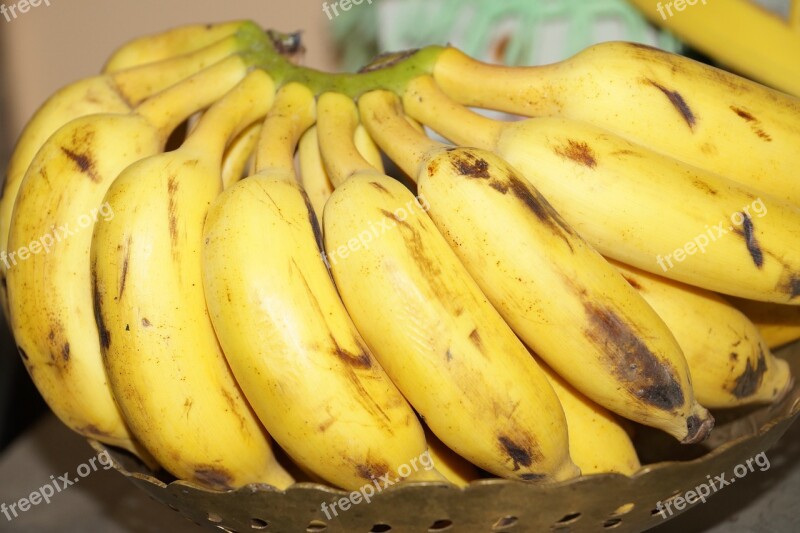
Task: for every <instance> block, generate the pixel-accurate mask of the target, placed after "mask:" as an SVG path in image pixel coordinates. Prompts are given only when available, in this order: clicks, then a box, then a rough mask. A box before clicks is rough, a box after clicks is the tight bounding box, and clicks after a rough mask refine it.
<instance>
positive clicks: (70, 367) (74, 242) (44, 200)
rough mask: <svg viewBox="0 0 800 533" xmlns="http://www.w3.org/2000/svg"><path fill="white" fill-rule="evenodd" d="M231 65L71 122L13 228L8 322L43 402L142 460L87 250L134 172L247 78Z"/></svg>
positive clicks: (47, 154)
mask: <svg viewBox="0 0 800 533" xmlns="http://www.w3.org/2000/svg"><path fill="white" fill-rule="evenodd" d="M249 63H250V60H246V59H245V58H243V57H241V56H238V55H237V56H232V57H230V58H228V59H225V60H223V61H221V62H219V63H217V64H215V65H214V66H212V67H209V68H208V69H206V70H204V71H202V72H201V73H199V74H197V75H195V76H193V77H192V78H189V79H188V80H185V81H183V82H181V83H180V84H178V85H175V86H173V87H171V88H169V89H167V90H166V91H164V92H162V93H160V94H159V95H157V96H155V97H153V98H151V99H149V100H146V101H145V102H143V103H142V104H141V105H139V106H138V107H137V108H136V109H135V111H133V112H132V113H130V114H127V115H123V114H100V115H92V116H89V117H83V118H79V119H76V120H73V121H72V122H70V123H69V124H67V125H65V126H64V127H62V128H61V129H59V130H58V131H57V132H56V133H55V134H54V135H53V136H52V137H50V139H48V141H47V142H46V143H45V144H44V146H43V147H42V149H41V150H40V151H39V153H38V154H37V156H36V158H35V159H34V161H33V163H32V164H31V166H30V168H29V169H28V172H27V174H26V177H25V180H24V181H23V183H22V186H21V187H20V190H19V195H18V199H17V202H16V205H15V207H14V212H13V215H12V219H11V229H10V235H9V249H10V250H12V251H11V252H9V254H8V256H5V257H4V260H6V261H8V264H7V265H6V266H7V267H8V294H9V303H10V319H11V320H10V323H11V328H12V331H13V333H14V337H15V339H16V342H17V345H18V347H19V351H20V354H21V356H22V359H23V362H24V363H25V366H26V368H27V369H28V372H29V373H30V375H31V377H32V379H33V381H34V383H35V384H36V386H37V388H38V389H39V391H40V392H41V394H42V396H43V397H44V399H45V401H46V402H47V403H48V405H49V406H50V408H51V409H52V410H53V411H54V412H55V414H56V415H57V416H58V417H59V418H60V419H61V420H62V421H63V422H64V423H65V424H66V425H67V426H69V427H70V428H72V429H73V430H74V431H76V432H78V433H80V434H82V435H84V436H86V437H90V438H94V439H97V440H99V441H102V442H105V443H107V444H113V445H116V446H121V447H124V448H128V449H130V450H131V451H134V452H136V451H138V450H139V446H138V445H137V444H135V443H134V442H133V440H132V437H131V435H130V433H129V431H128V429H127V428H126V426H125V424H124V422H123V419H122V416H121V414H120V412H119V409H118V407H117V405H116V403H115V401H114V399H113V397H112V394H111V390H110V388H109V386H108V383H107V378H106V373H105V370H104V368H103V363H102V358H101V353H100V344H101V341H102V342H103V343H108V342H109V339H108V337H107V335H106V332H105V331H102V330H100V331H98V328H97V325H96V324H95V320H94V316H93V315H92V312H91V309H92V306H93V300H92V280H91V275H90V268H89V251H90V246H91V239H92V228H93V226H94V225H95V222H97V221H98V219H99V220H100V221H103V222H104V221H105V220H106V219H113V217H114V213H113V210H111V208H110V206H109V205H108V204H105V203H104V202H103V197H104V195H105V193H106V191H107V189H108V187H109V186H110V184H111V182H112V181H113V180H114V179H115V178H116V177H117V175H118V174H119V173H120V172H121V171H122V170H123V169H125V167H127V166H128V165H130V164H131V163H133V162H135V161H137V160H139V159H141V158H144V157H147V156H149V155H152V154H156V153H158V152H160V151H161V150H163V147H164V144H165V143H166V140H167V137H168V136H169V133H170V132H171V131H172V130H173V129H174V128H175V127H177V126H178V124H180V123H181V122H183V121H184V120H185V119H186V118H187V117H188V116H190V115H192V114H193V113H194V112H196V111H198V110H199V109H201V108H203V107H205V106H207V105H209V104H211V103H212V102H214V101H215V100H217V99H218V98H219V97H220V96H221V95H223V94H224V93H225V92H226V91H227V90H228V89H229V88H230V87H232V86H234V85H235V84H236V83H237V82H238V81H239V80H240V79H242V78H243V77H244V76H245V74H246V72H247V70H248V68H249V67H248V65H249Z"/></svg>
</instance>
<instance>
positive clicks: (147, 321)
mask: <svg viewBox="0 0 800 533" xmlns="http://www.w3.org/2000/svg"><path fill="white" fill-rule="evenodd" d="M152 325H153V323H152V322H150V320H149V319H148V318H147V317H144V318H143V319H142V326H144V327H146V328H149V327H151V326H152Z"/></svg>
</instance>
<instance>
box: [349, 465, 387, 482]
mask: <svg viewBox="0 0 800 533" xmlns="http://www.w3.org/2000/svg"><path fill="white" fill-rule="evenodd" d="M356 473H357V474H358V477H360V478H362V479H366V480H367V481H373V480H377V479H380V478H381V477H383V476H385V475H386V474H388V473H390V470H389V465H387V464H386V463H372V464H369V463H368V464H360V465H356Z"/></svg>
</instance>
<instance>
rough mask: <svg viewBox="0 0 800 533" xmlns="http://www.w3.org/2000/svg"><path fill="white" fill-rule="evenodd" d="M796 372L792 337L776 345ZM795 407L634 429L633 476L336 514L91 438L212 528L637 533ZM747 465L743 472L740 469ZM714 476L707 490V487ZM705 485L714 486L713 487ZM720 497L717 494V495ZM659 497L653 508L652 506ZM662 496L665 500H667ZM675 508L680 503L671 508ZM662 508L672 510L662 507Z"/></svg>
mask: <svg viewBox="0 0 800 533" xmlns="http://www.w3.org/2000/svg"><path fill="white" fill-rule="evenodd" d="M776 355H778V356H780V357H783V358H785V359H787V360H788V361H789V362H790V364H791V366H792V370H793V372H794V375H800V342H798V343H795V344H793V345H791V346H788V347H785V348H783V349H781V350H779V351H778V352H777V353H776ZM798 412H800V385H799V384H797V383H795V385H794V387H793V388H792V389H791V390H790V391H789V392H788V394H787V395H786V396H785V397H784V398H783V399H782V400H781V401H780V402H778V403H776V404H773V405H770V406H763V407H760V408H757V409H752V408H751V409H748V410H737V411H727V412H725V411H718V412H715V413H714V414H715V417H716V418H717V422H718V424H717V427H716V428H715V429H714V431H712V435H711V437H710V438H709V439H708V440H707V441H706V442H704V443H702V444H700V445H694V446H680V445H677V444H675V443H674V442H673V440H672V439H670V438H666V437H665V435H664V434H661V433H660V432H657V431H650V430H648V429H647V428H643V427H639V428H638V429H639V431H638V435H637V437H636V439H635V442H636V444H637V449H638V450H639V452H640V455H641V458H642V461H643V463H647V464H645V466H643V467H642V469H641V470H640V471H639V472H637V473H636V474H635V475H634V476H633V477H626V476H622V475H618V474H603V475H589V476H584V477H580V478H578V479H574V480H570V481H566V482H561V483H553V484H546V485H533V484H526V483H522V482H519V481H511V480H504V479H483V480H479V481H474V482H473V483H472V484H471V485H470V486H469V487H467V488H465V489H460V488H457V487H454V486H452V485H449V484H443V483H406V484H402V485H394V486H392V487H388V488H387V489H386V490H383V491H381V492H378V493H377V494H375V496H374V497H373V498H372V500H371V502H370V503H366V502H361V503H360V504H359V505H354V506H352V507H351V508H350V509H349V510H347V511H346V512H338V516H333V515H332V513H330V512H329V514H330V519H329V518H328V517H327V516H326V515H325V513H323V510H322V507H321V506H322V504H323V503H327V504H328V505H330V504H331V502H333V501H336V500H338V499H340V498H342V497H345V496H347V495H348V493H347V492H345V491H342V490H338V489H334V488H331V487H328V486H325V485H321V484H317V483H297V484H295V485H293V486H292V487H290V488H289V489H288V490H286V491H280V490H277V489H275V488H273V487H271V486H268V485H248V486H246V487H243V488H241V489H238V490H235V491H229V492H216V491H211V490H208V489H205V488H202V487H199V486H197V485H194V484H192V483H188V482H184V481H175V480H169V479H165V478H163V477H159V476H160V474H156V473H154V472H152V471H151V470H149V469H148V468H147V467H146V466H145V465H144V464H142V463H141V462H140V461H138V460H137V459H136V458H134V457H132V456H131V455H129V454H127V453H125V452H123V451H120V450H117V449H115V448H108V447H106V446H105V445H103V444H100V443H98V442H95V441H90V443H91V445H92V446H93V447H94V448H95V449H96V450H97V451H98V453H99V452H102V451H108V453H109V454H110V455H111V456H112V457H113V458H114V468H115V469H116V470H117V471H119V472H120V473H121V474H123V475H124V476H125V477H127V478H128V479H129V480H130V481H131V482H133V483H134V484H135V485H137V486H138V487H139V488H141V489H142V490H144V491H145V492H147V493H148V494H149V495H150V496H151V497H153V498H154V499H156V500H158V501H159V502H161V503H163V504H165V505H168V506H169V507H171V508H172V509H175V510H177V511H180V512H181V513H182V514H183V515H185V516H186V517H187V518H189V519H190V520H192V521H193V522H195V523H197V524H200V525H202V526H205V527H207V528H211V529H214V530H217V531H220V530H221V531H232V532H240V533H241V532H245V531H267V532H270V531H271V532H297V531H300V532H302V531H307V532H323V531H324V532H326V533H333V532H347V533H352V532H363V533H367V532H376V533H377V532H387V531H399V532H407V531H422V532H445V531H454V532H455V531H458V532H459V533H460V532H472V531H475V532H480V533H485V532H487V531H502V532H506V531H508V532H517V531H519V532H522V531H561V532H567V531H569V532H576V533H577V532H581V531H603V530H605V529H609V530H611V529H613V530H614V531H615V533H618V532H622V531H643V530H645V529H648V528H651V527H655V526H657V525H659V524H661V523H663V522H664V521H665V520H666V519H670V518H674V517H675V516H678V515H679V514H681V513H682V512H684V511H685V510H687V509H689V508H691V507H693V506H694V505H700V502H699V501H695V503H694V504H693V505H692V504H684V503H681V500H680V499H678V498H683V497H684V496H686V493H687V492H688V491H692V490H694V491H695V493H696V492H697V490H696V489H697V487H699V486H701V485H705V486H706V487H708V488H707V489H702V492H706V491H708V492H711V496H713V495H714V493H715V492H717V491H718V490H721V489H720V488H719V487H716V485H721V481H718V479H719V476H720V475H724V479H725V480H726V481H735V479H736V478H737V477H744V475H746V473H744V472H743V468H744V469H746V468H747V464H746V462H747V460H748V459H751V461H750V466H751V467H752V466H753V461H752V459H753V458H754V457H756V456H757V455H758V454H760V453H761V452H766V451H767V450H768V449H769V448H770V447H772V445H773V444H775V443H776V442H777V441H778V439H779V438H780V437H781V436H782V435H783V434H784V433H785V432H786V430H787V429H788V428H789V426H790V425H791V424H792V422H794V420H795V418H796V417H797V414H798ZM750 471H751V470H748V473H749V472H750ZM712 482H715V483H714V485H713V486H712V485H711V483H712ZM712 487H716V490H714V489H713V488H712ZM722 492H723V493H724V490H723V491H722ZM659 502H661V506H660V509H663V511H660V510H659V508H658V507H657V505H658V504H659ZM666 502H669V506H667V504H666ZM679 507H680V508H679ZM667 509H669V510H670V511H671V513H668V512H667Z"/></svg>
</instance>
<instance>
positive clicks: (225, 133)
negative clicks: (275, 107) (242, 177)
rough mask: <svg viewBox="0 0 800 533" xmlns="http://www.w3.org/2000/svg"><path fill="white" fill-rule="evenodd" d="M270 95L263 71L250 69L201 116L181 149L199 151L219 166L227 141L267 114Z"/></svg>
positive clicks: (271, 90) (272, 89) (271, 87)
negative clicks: (242, 78)
mask: <svg viewBox="0 0 800 533" xmlns="http://www.w3.org/2000/svg"><path fill="white" fill-rule="evenodd" d="M274 94H275V84H274V83H273V82H272V79H271V78H270V77H269V76H268V75H267V74H266V73H265V72H264V71H261V70H253V71H251V72H250V73H249V74H248V75H247V76H246V77H245V78H244V80H242V81H241V82H240V83H239V84H238V85H237V86H236V87H234V88H233V89H231V91H230V92H229V93H228V94H226V95H225V97H223V98H222V100H220V101H218V102H217V103H216V104H214V105H213V106H211V108H210V109H209V110H208V111H207V112H206V113H205V114H204V115H203V117H202V118H201V119H200V121H199V122H198V123H197V126H196V127H195V129H194V131H192V132H191V134H189V137H188V138H187V139H186V141H185V142H184V144H183V146H184V148H186V149H188V150H195V151H198V152H201V153H203V154H204V156H205V157H208V158H209V160H212V158H213V161H214V162H215V164H218V165H219V166H221V165H222V157H223V155H224V154H225V148H226V147H227V146H228V144H229V143H230V141H231V140H233V138H234V137H236V136H237V135H238V134H239V133H240V132H241V131H242V130H244V129H245V128H247V127H248V126H250V125H251V124H253V123H254V122H256V121H257V120H259V119H261V118H262V117H264V116H265V115H266V114H267V112H268V111H269V109H270V106H271V105H272V100H273V97H274Z"/></svg>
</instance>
